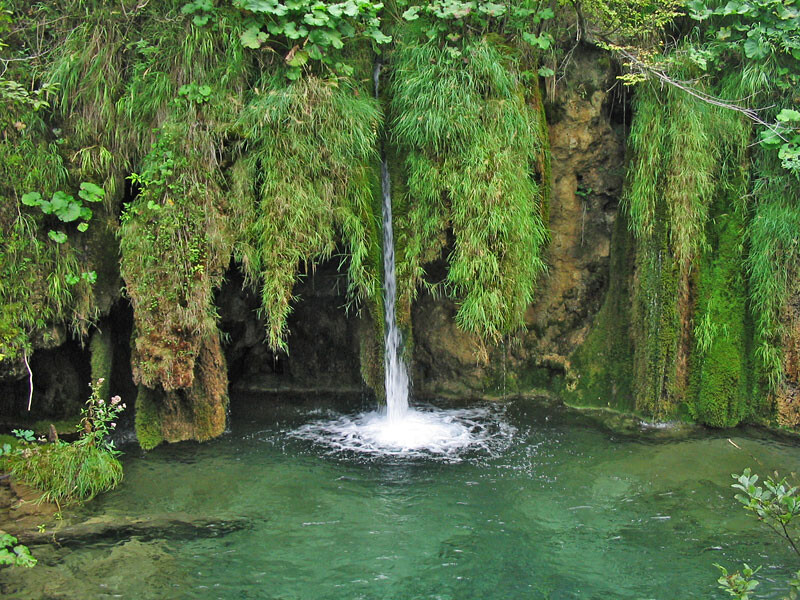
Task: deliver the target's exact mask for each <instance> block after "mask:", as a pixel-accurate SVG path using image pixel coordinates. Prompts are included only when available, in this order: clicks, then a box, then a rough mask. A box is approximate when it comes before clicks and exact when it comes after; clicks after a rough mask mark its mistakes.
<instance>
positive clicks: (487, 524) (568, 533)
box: [0, 397, 800, 600]
mask: <svg viewBox="0 0 800 600" xmlns="http://www.w3.org/2000/svg"><path fill="white" fill-rule="evenodd" d="M246 400H247V401H246V402H244V401H242V399H240V401H239V402H234V407H233V418H232V423H231V430H230V432H229V433H228V434H226V435H225V436H224V437H223V438H221V439H219V440H215V441H213V442H210V443H207V444H194V443H183V444H178V445H172V446H165V447H163V448H158V449H156V450H155V451H153V452H150V453H147V454H144V453H142V452H140V451H138V450H136V449H135V448H134V447H130V448H127V454H126V455H125V457H124V466H125V480H124V482H123V484H122V485H121V486H120V488H118V489H117V490H115V491H114V492H111V493H109V494H106V495H105V496H103V497H101V498H99V499H97V500H96V501H94V502H92V503H91V504H90V505H89V506H87V507H86V508H85V509H83V510H84V512H85V513H86V516H87V517H91V518H94V519H95V520H98V521H103V520H111V521H114V520H117V521H124V520H135V521H136V522H138V523H145V524H148V523H149V524H151V525H152V527H151V528H150V529H147V528H144V529H143V528H141V527H138V528H133V529H131V530H129V531H126V530H124V529H122V530H118V531H116V532H111V533H107V534H102V533H101V534H98V535H97V536H95V537H93V538H90V539H88V540H84V541H82V542H80V543H78V542H72V543H68V544H66V545H64V546H63V547H59V546H57V545H47V546H36V547H33V548H32V551H33V552H34V554H35V555H37V556H38V557H39V559H40V564H39V565H38V566H37V567H36V568H34V569H31V570H20V569H14V570H10V569H5V570H3V571H2V572H0V591H2V592H3V597H4V598H6V597H7V598H37V599H39V598H131V599H137V600H140V599H142V600H143V599H150V598H153V599H155V598H220V599H240V598H263V599H275V600H277V599H281V600H288V599H301V598H303V599H339V598H342V599H350V598H361V599H376V600H377V599H403V600H405V599H415V598H419V599H458V600H468V599H475V600H479V599H480V600H491V599H501V598H502V599H506V598H548V599H567V598H581V599H604V600H606V599H609V598H623V599H642V598H664V599H674V598H721V597H723V596H721V595H720V593H719V592H718V591H717V590H716V582H715V580H716V577H717V576H718V574H717V571H716V569H715V568H714V567H713V563H715V562H717V563H722V564H724V565H727V566H730V567H736V566H737V565H740V564H741V563H742V562H744V561H747V562H748V563H750V564H751V565H759V564H760V565H763V569H762V574H763V576H764V577H762V581H764V582H763V583H762V585H761V586H760V587H759V588H758V591H759V594H758V595H757V596H756V597H760V598H779V597H781V594H782V592H783V591H784V588H783V587H782V586H781V585H780V583H781V582H782V581H785V580H787V579H788V574H789V572H790V570H791V567H792V566H795V563H796V560H795V559H794V558H793V557H792V556H791V555H790V554H789V552H788V551H787V549H786V548H785V547H784V546H783V544H781V543H780V541H779V540H778V539H777V538H774V537H773V534H771V533H770V532H769V531H768V530H766V529H764V528H762V526H760V525H759V524H758V523H756V522H755V521H754V520H752V519H751V518H750V517H749V516H748V515H747V514H746V513H745V512H744V511H743V510H742V509H741V508H740V507H739V506H738V503H737V502H736V501H735V500H734V499H733V493H732V490H731V488H730V484H731V483H732V480H731V478H730V474H731V473H733V472H740V471H741V470H742V469H744V468H745V467H747V466H752V467H754V469H755V470H758V471H760V472H763V473H766V472H770V471H773V470H775V469H777V470H779V471H781V472H782V473H788V472H790V471H796V470H798V469H799V468H800V452H798V448H797V447H796V446H794V445H792V444H791V443H788V442H785V441H780V440H777V439H774V438H771V437H769V436H765V435H763V434H759V433H758V432H743V431H736V432H728V433H719V432H717V433H708V432H702V431H697V432H695V433H692V434H689V435H685V434H684V435H679V436H676V435H673V434H671V433H670V432H669V431H668V430H646V431H641V432H637V433H634V434H621V433H615V432H614V431H612V430H610V429H609V428H607V427H604V426H602V424H600V423H599V422H597V421H595V420H593V419H590V418H588V417H586V416H584V415H581V414H578V413H575V412H572V411H568V410H566V409H563V408H559V407H554V406H546V405H544V404H541V403H537V402H534V401H531V400H519V401H514V402H509V403H507V404H504V405H501V406H493V407H483V409H484V410H485V411H486V414H487V415H489V416H487V417H486V419H488V420H492V419H494V420H495V423H493V424H490V426H489V428H490V429H491V430H492V431H499V430H501V429H502V431H503V432H504V436H505V442H504V443H500V444H489V445H479V446H477V447H475V448H474V449H471V450H466V451H464V452H462V453H461V454H459V455H438V456H436V455H432V456H424V455H420V454H419V453H415V454H414V455H413V456H402V455H397V454H396V453H394V454H390V455H388V456H376V455H375V454H374V453H373V454H369V453H361V452H358V451H337V450H336V449H335V448H332V447H331V446H329V445H325V444H320V443H316V442H314V441H313V440H309V439H301V438H298V437H296V436H295V435H294V433H295V432H296V431H297V430H298V428H300V427H302V426H303V425H304V424H307V423H310V422H312V421H317V420H319V419H326V418H330V419H332V420H333V419H339V418H341V417H342V416H343V415H356V414H358V413H359V412H360V411H362V410H363V409H364V408H366V407H365V406H363V405H362V403H361V402H360V401H359V400H355V399H354V400H350V401H347V402H342V401H337V402H334V401H332V400H330V401H329V400H326V399H321V398H316V399H309V398H291V397H285V398H284V399H282V400H280V401H276V400H275V399H274V397H273V398H258V397H250V398H248V399H246ZM448 408H450V409H452V408H453V407H452V406H450V407H448ZM475 408H481V407H476V406H475V405H471V409H475ZM729 438H730V441H729ZM731 441H733V442H734V443H735V444H736V446H738V448H737V447H735V446H734V445H733V444H731ZM769 580H772V582H770V581H769Z"/></svg>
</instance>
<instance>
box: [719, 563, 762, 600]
mask: <svg viewBox="0 0 800 600" xmlns="http://www.w3.org/2000/svg"><path fill="white" fill-rule="evenodd" d="M714 566H715V567H717V568H718V569H719V570H720V572H721V573H722V575H720V577H719V579H717V583H718V584H719V589H721V590H724V591H726V592H727V593H728V594H730V595H731V596H733V597H734V598H737V599H738V600H750V594H751V593H753V591H754V590H755V589H756V588H757V587H758V581H756V580H755V579H753V576H754V575H755V574H756V573H758V572H759V571H760V570H761V567H758V568H756V569H751V568H750V567H749V566H748V565H747V563H745V565H744V567H743V568H742V571H741V572H739V571H736V572H735V573H728V570H727V569H726V568H725V567H723V566H722V565H718V564H716V563H715V564H714Z"/></svg>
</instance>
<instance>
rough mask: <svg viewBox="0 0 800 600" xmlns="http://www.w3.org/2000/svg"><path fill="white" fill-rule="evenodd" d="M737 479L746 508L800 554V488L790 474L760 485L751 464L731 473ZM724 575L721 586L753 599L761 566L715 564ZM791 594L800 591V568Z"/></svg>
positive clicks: (736, 595) (744, 599)
mask: <svg viewBox="0 0 800 600" xmlns="http://www.w3.org/2000/svg"><path fill="white" fill-rule="evenodd" d="M731 476H732V477H733V478H734V479H735V480H736V483H734V484H733V486H732V487H733V488H734V489H735V490H738V493H737V494H736V496H735V497H736V499H737V500H738V501H739V502H740V503H741V504H742V506H743V507H744V509H745V510H746V511H748V512H750V513H751V514H752V515H753V516H754V517H755V518H756V519H757V520H758V521H760V522H761V523H764V524H765V525H766V526H767V527H769V528H770V529H771V530H772V531H773V532H774V533H775V534H776V535H777V536H778V537H780V538H781V539H782V540H783V541H784V542H786V543H787V544H788V545H789V547H790V548H791V549H792V550H793V551H794V553H795V554H796V555H797V556H798V557H800V549H798V544H800V538H799V537H798V533H800V532H798V525H799V524H800V519H799V517H800V489H799V488H798V487H797V486H793V485H790V484H789V483H788V481H787V478H786V477H783V478H781V479H777V474H776V476H775V478H773V477H772V476H768V477H767V478H766V479H765V480H764V481H763V482H762V485H758V480H759V477H758V475H756V474H753V473H752V472H751V470H750V469H749V468H747V469H745V470H744V471H743V472H742V473H741V475H737V474H733V475H731ZM715 566H716V567H717V568H718V569H719V570H720V571H721V576H720V578H719V579H718V580H717V583H718V584H719V588H720V589H721V590H724V591H725V592H726V593H728V594H729V595H730V596H732V597H734V598H737V599H738V600H749V598H750V597H751V594H752V593H753V591H754V590H755V588H756V587H757V586H758V585H759V582H758V581H757V580H755V579H754V578H755V575H756V574H757V573H758V572H759V571H760V570H761V567H758V568H756V569H752V568H751V567H749V566H748V565H747V564H745V565H744V568H743V569H742V570H741V572H739V571H736V572H734V573H729V572H728V570H727V569H726V568H725V567H723V566H722V565H715ZM788 584H789V588H790V591H789V598H790V599H794V598H797V597H798V594H800V571H798V572H797V573H796V574H795V575H794V577H792V578H791V579H790V580H789V582H788Z"/></svg>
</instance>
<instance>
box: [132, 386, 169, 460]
mask: <svg viewBox="0 0 800 600" xmlns="http://www.w3.org/2000/svg"><path fill="white" fill-rule="evenodd" d="M135 426H136V439H137V440H138V441H139V445H140V446H141V447H142V449H143V450H152V449H153V448H155V447H156V446H158V445H159V444H160V443H161V442H163V441H164V434H163V433H162V432H161V412H160V410H159V400H158V392H156V391H155V390H151V389H150V388H148V387H147V386H144V385H141V384H140V385H139V393H138V394H137V395H136V418H135Z"/></svg>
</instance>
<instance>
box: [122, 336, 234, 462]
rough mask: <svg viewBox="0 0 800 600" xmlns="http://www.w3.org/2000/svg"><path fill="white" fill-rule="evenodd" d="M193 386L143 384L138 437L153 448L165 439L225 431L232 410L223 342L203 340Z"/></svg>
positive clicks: (206, 437)
mask: <svg viewBox="0 0 800 600" xmlns="http://www.w3.org/2000/svg"><path fill="white" fill-rule="evenodd" d="M192 381H193V383H192V386H191V387H190V388H189V389H178V390H170V391H166V392H165V391H164V390H163V389H156V390H153V389H150V388H147V387H145V386H143V385H140V386H139V394H138V396H137V398H136V437H137V439H138V440H139V445H140V446H141V447H142V448H143V449H145V450H150V449H152V448H155V447H156V446H158V445H159V444H160V443H161V442H180V441H184V440H197V441H206V440H210V439H213V438H215V437H218V436H220V435H222V434H223V433H224V432H225V424H226V420H227V411H228V377H227V371H226V368H225V359H224V356H223V354H222V346H221V344H220V342H219V339H218V338H217V337H216V336H215V337H211V338H208V339H206V340H203V341H202V342H201V345H200V351H199V353H198V358H197V361H196V363H195V370H194V377H193V380H192Z"/></svg>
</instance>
